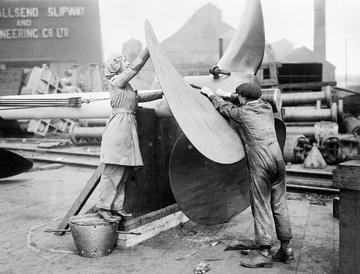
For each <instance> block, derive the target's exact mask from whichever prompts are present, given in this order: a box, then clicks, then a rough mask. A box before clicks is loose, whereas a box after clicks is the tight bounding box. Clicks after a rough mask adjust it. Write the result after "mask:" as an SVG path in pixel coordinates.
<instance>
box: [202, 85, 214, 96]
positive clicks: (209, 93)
mask: <svg viewBox="0 0 360 274" xmlns="http://www.w3.org/2000/svg"><path fill="white" fill-rule="evenodd" d="M200 92H201V94H203V95H206V96H207V97H210V96H211V95H214V92H213V91H212V90H211V89H209V88H208V87H203V88H201V91H200Z"/></svg>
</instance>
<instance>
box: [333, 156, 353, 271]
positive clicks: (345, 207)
mask: <svg viewBox="0 0 360 274" xmlns="http://www.w3.org/2000/svg"><path fill="white" fill-rule="evenodd" d="M333 183H334V186H335V187H338V188H339V189H340V248H339V253H340V260H339V264H340V265H339V273H347V274H348V273H360V161H359V160H353V161H349V162H345V163H342V164H340V165H338V167H337V168H336V170H335V171H334V173H333Z"/></svg>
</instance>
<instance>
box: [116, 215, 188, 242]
mask: <svg viewBox="0 0 360 274" xmlns="http://www.w3.org/2000/svg"><path fill="white" fill-rule="evenodd" d="M162 212H163V209H162V210H158V211H156V212H155V215H156V213H158V214H159V216H161V214H162ZM188 220H189V219H188V218H187V217H186V216H185V215H184V213H183V212H182V211H176V212H174V213H170V214H169V215H166V216H163V217H160V218H159V219H157V220H154V221H152V222H150V223H147V224H145V225H142V226H139V227H136V228H133V229H131V230H129V231H127V232H135V233H141V235H131V234H119V235H118V239H117V246H118V247H120V248H127V247H131V246H134V245H136V244H138V243H141V242H143V241H145V240H148V239H150V238H152V237H154V236H156V235H157V234H159V233H161V232H164V231H167V230H169V229H170V228H173V227H175V226H177V225H179V224H181V223H185V222H187V221H188Z"/></svg>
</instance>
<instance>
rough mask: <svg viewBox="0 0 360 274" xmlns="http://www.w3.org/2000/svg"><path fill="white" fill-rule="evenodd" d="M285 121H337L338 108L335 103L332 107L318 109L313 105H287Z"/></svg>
mask: <svg viewBox="0 0 360 274" xmlns="http://www.w3.org/2000/svg"><path fill="white" fill-rule="evenodd" d="M283 109H284V121H285V122H310V121H335V122H337V117H338V108H337V105H336V103H333V104H332V106H331V108H326V109H316V108H313V107H285V108H283Z"/></svg>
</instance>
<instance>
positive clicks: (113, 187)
mask: <svg viewBox="0 0 360 274" xmlns="http://www.w3.org/2000/svg"><path fill="white" fill-rule="evenodd" d="M130 169H131V167H130V166H120V165H113V164H105V167H104V170H103V172H102V174H101V180H100V186H102V191H101V193H100V195H99V196H98V200H97V203H96V207H97V208H103V209H107V210H123V206H124V199H125V182H126V180H127V178H128V177H129V174H130Z"/></svg>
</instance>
